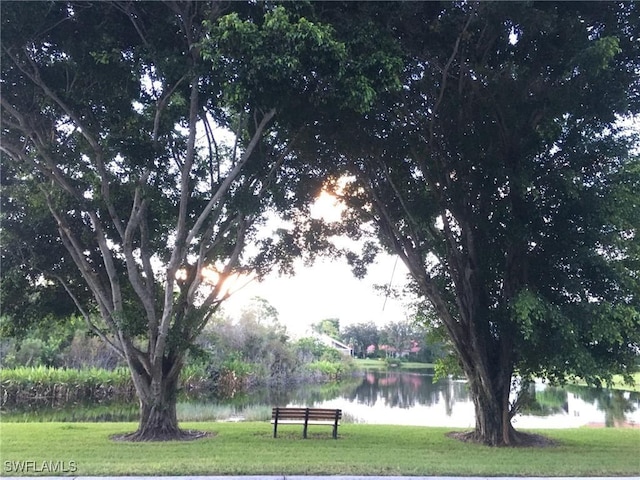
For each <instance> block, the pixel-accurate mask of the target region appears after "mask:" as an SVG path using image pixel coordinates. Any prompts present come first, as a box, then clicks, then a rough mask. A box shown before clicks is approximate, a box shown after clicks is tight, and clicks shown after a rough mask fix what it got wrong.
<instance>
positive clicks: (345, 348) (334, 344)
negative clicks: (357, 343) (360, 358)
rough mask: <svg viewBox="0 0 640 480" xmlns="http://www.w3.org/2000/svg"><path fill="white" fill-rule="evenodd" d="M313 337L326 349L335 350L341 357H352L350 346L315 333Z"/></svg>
mask: <svg viewBox="0 0 640 480" xmlns="http://www.w3.org/2000/svg"><path fill="white" fill-rule="evenodd" d="M314 337H315V338H317V339H318V340H320V341H321V342H322V343H323V344H324V345H326V346H327V347H330V348H335V349H336V350H338V351H339V352H340V353H342V354H343V355H345V356H349V357H353V348H351V346H349V345H347V344H346V343H342V342H341V341H339V340H336V339H335V338H331V337H330V336H329V335H323V334H318V333H316V334H315V335H314Z"/></svg>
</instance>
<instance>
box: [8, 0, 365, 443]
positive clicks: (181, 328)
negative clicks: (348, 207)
mask: <svg viewBox="0 0 640 480" xmlns="http://www.w3.org/2000/svg"><path fill="white" fill-rule="evenodd" d="M230 8H232V9H233V10H234V11H229V10H225V9H230ZM346 60H347V55H346V49H345V46H344V44H342V43H340V42H337V41H335V40H334V39H333V38H332V31H331V29H330V28H327V27H323V26H322V25H318V24H315V23H313V22H312V21H309V20H307V19H306V18H304V17H303V16H302V15H300V14H296V13H295V12H293V13H291V14H289V13H288V12H287V11H286V10H285V9H284V8H283V7H273V6H269V5H264V4H256V3H236V4H227V3H223V2H162V3H161V2H97V3H84V2H34V3H31V2H29V3H20V2H3V3H2V147H1V149H0V152H1V154H2V164H3V173H6V172H8V171H10V172H11V173H12V174H13V175H15V176H14V177H13V179H12V181H11V182H12V185H11V189H9V190H7V191H6V194H7V195H9V196H10V202H14V203H15V202H18V203H19V205H15V208H12V209H10V210H9V211H7V212H6V214H7V215H8V216H9V217H11V218H9V219H8V220H9V222H8V223H7V225H9V224H10V223H12V222H31V221H34V220H38V219H40V218H41V217H42V211H43V210H45V211H47V213H48V214H49V215H50V216H51V218H52V219H53V222H52V223H51V222H49V223H47V222H42V223H40V224H38V226H35V225H34V228H35V230H36V231H37V232H38V235H39V236H38V238H37V242H30V241H29V240H28V239H26V241H25V239H24V238H22V239H21V241H22V243H26V244H27V245H28V246H30V247H31V248H29V249H23V252H25V253H29V252H30V253H35V255H23V256H13V257H12V262H11V266H12V270H13V271H14V272H16V273H17V272H19V271H20V272H26V271H28V272H29V273H28V275H27V274H24V275H25V276H24V277H21V275H22V274H21V273H17V274H16V275H12V276H9V277H8V278H6V279H5V278H3V291H4V290H5V287H8V288H9V289H11V285H10V282H11V279H12V278H13V279H20V281H23V282H24V281H27V283H28V284H29V287H30V288H31V289H36V290H37V289H38V287H39V286H40V287H41V286H43V285H49V284H50V283H51V282H54V283H56V284H57V285H61V286H62V288H63V289H64V290H65V291H66V293H67V294H68V296H69V298H71V299H72V300H73V302H74V304H75V306H76V308H77V309H78V311H80V312H81V314H82V315H83V316H84V318H85V320H86V322H87V325H88V326H89V328H90V329H91V330H92V331H93V332H94V333H95V334H96V335H98V336H99V337H100V338H102V339H103V340H104V341H105V342H106V343H107V344H109V345H110V346H111V347H112V348H113V349H114V350H116V351H117V352H118V353H119V354H120V355H121V356H122V357H123V358H124V359H125V361H126V363H127V365H128V366H129V368H130V371H131V375H132V378H133V381H134V384H135V388H136V392H137V394H138V398H139V400H140V423H139V427H138V430H137V432H135V433H134V434H132V435H130V436H129V437H128V438H130V439H134V440H155V439H174V438H184V437H191V436H193V434H192V433H191V432H184V431H182V430H181V429H180V428H179V427H178V423H177V419H176V409H175V406H176V396H177V392H178V384H179V375H180V372H181V369H182V367H183V365H184V363H185V361H186V359H187V354H188V350H189V348H190V346H191V345H192V344H193V342H194V340H195V338H196V336H197V335H198V333H199V332H200V331H201V330H202V328H203V327H204V325H205V324H206V323H207V321H208V320H209V318H210V317H211V315H212V314H213V313H214V312H215V311H216V309H217V308H218V306H219V305H220V304H221V302H223V301H224V299H225V298H226V297H227V295H228V292H227V289H226V287H225V281H226V280H227V279H228V278H229V277H231V276H233V275H236V274H241V273H246V272H247V271H249V270H252V271H256V270H257V271H258V274H260V273H263V272H264V271H265V269H267V268H269V266H271V265H273V263H275V262H277V261H279V260H282V259H283V258H284V257H287V256H288V255H289V254H295V253H297V251H296V250H295V249H293V250H289V251H287V252H285V253H287V255H284V254H283V255H277V254H274V253H273V251H274V250H273V249H274V248H276V247H277V246H278V242H277V241H274V240H273V239H267V240H268V241H267V240H264V239H263V241H262V242H260V241H259V239H257V233H256V232H257V227H258V226H259V225H260V223H261V222H262V221H263V220H264V212H265V209H266V208H267V207H271V208H275V209H277V208H282V209H285V208H287V207H288V206H289V205H288V202H289V201H290V198H291V191H289V190H287V189H291V188H294V187H295V185H296V183H297V181H296V179H295V178H293V177H292V176H291V171H290V170H289V169H287V167H286V162H287V159H288V152H289V149H290V143H291V142H290V139H291V138H294V137H295V134H296V131H297V130H296V128H297V127H296V119H297V118H305V115H307V114H310V112H313V111H314V110H315V109H317V108H318V107H319V106H320V105H321V104H322V103H323V102H325V101H327V100H328V99H334V100H335V102H337V103H338V104H340V105H342V106H343V107H345V108H351V107H354V108H355V109H361V108H364V107H366V102H363V101H361V99H360V98H359V97H358V96H354V95H350V94H349V92H350V89H349V88H338V87H337V85H339V81H340V79H341V78H347V77H348V75H349V72H348V70H349V69H348V68H345V64H346ZM361 81H365V79H364V77H361ZM365 84H366V82H365ZM369 90H371V89H369ZM332 91H333V93H332ZM368 100H369V102H371V100H372V98H369V99H368ZM278 122H280V123H278ZM300 125H302V123H301V124H300ZM225 139H226V140H225ZM283 164H285V166H283ZM285 179H286V180H285ZM26 191H31V192H32V193H31V194H30V195H29V196H26V195H24V193H25V192H26ZM11 192H14V195H11ZM276 192H277V194H276ZM313 195H314V192H312V191H306V196H305V198H312V197H313ZM25 200H28V201H25ZM20 202H22V203H20ZM301 202H302V203H304V202H303V201H301ZM38 221H39V220H38ZM52 225H53V226H55V230H54V231H52V230H51V229H50V227H51V226H52ZM25 231H27V230H26V229H25ZM12 233H15V235H18V236H19V232H12ZM15 235H14V236H13V237H10V236H7V235H4V234H3V248H4V247H5V246H6V245H7V243H8V242H7V240H11V241H15V240H16V237H15ZM40 235H45V236H46V238H44V237H41V236H40ZM284 237H286V236H284ZM46 242H51V243H52V244H53V245H54V247H55V248H52V249H51V250H50V252H48V253H49V256H47V255H42V253H43V252H42V251H41V249H40V248H39V247H41V246H42V244H43V243H45V244H46ZM17 243H20V242H17ZM250 243H253V244H254V245H263V246H264V247H265V248H267V247H268V248H267V250H264V249H262V250H261V249H260V248H252V249H251V252H252V254H251V255H250V254H249V252H248V251H247V249H246V248H245V247H246V246H247V245H248V244H250ZM60 247H64V252H65V255H66V257H65V258H64V259H60V258H51V257H52V256H58V255H60V252H61V251H62V250H61V248H60ZM281 252H282V250H281ZM69 265H74V266H75V269H70V268H68V266H69ZM5 281H7V282H8V283H5ZM12 291H14V292H16V293H19V290H18V289H17V288H14V289H13V290H12ZM87 293H89V294H90V295H87ZM88 299H90V301H89V300H88ZM14 306H15V307H16V308H13V309H11V308H9V309H7V310H5V312H4V313H5V314H13V316H14V317H19V316H20V315H21V312H20V307H19V305H18V304H17V303H16V302H14ZM195 434H197V433H195Z"/></svg>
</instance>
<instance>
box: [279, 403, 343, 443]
mask: <svg viewBox="0 0 640 480" xmlns="http://www.w3.org/2000/svg"><path fill="white" fill-rule="evenodd" d="M341 419H342V410H340V409H333V408H307V407H302V408H299V407H274V408H273V409H272V411H271V423H272V424H273V438H276V437H277V436H278V425H304V428H303V430H302V436H303V438H307V427H308V426H309V425H326V426H330V427H333V432H332V433H333V438H334V439H335V438H338V426H339V425H340V420H341Z"/></svg>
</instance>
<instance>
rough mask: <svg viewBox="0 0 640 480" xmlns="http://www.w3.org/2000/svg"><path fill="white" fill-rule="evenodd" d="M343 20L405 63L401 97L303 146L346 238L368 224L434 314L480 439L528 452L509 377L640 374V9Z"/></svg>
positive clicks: (595, 378)
mask: <svg viewBox="0 0 640 480" xmlns="http://www.w3.org/2000/svg"><path fill="white" fill-rule="evenodd" d="M347 8H352V9H360V10H361V13H362V14H366V15H368V18H373V19H374V21H376V22H378V23H379V26H380V29H386V31H388V32H389V35H390V37H392V38H394V39H395V40H396V41H397V42H398V44H400V45H401V46H402V50H403V51H404V52H405V54H406V57H405V77H404V81H403V85H404V88H403V89H402V90H401V92H399V93H392V94H389V95H386V96H384V97H382V99H381V101H380V102H379V103H378V105H377V106H376V109H375V111H374V112H371V113H369V114H367V115H365V116H362V117H360V118H357V119H356V118H350V121H349V122H348V123H346V122H344V118H341V119H340V120H341V121H342V123H338V122H333V121H332V119H325V124H324V127H325V128H326V132H327V135H325V136H321V137H320V139H321V141H315V142H310V144H311V145H312V147H311V148H312V151H314V152H318V151H319V152H324V153H325V155H326V158H327V175H333V176H332V178H333V180H332V181H331V182H330V186H328V187H327V188H332V190H333V191H334V193H335V194H336V195H338V196H340V197H341V198H342V199H343V200H344V202H345V204H346V205H348V206H349V207H350V209H348V210H346V211H345V214H344V230H345V231H346V232H348V233H350V234H352V235H355V236H361V235H362V231H363V230H364V229H363V228H362V225H370V226H371V227H370V228H371V229H373V231H374V232H375V234H376V235H377V237H378V238H379V239H380V241H381V242H382V244H383V245H384V246H385V247H386V248H388V249H389V250H390V251H392V252H395V253H397V254H398V255H399V256H400V258H401V259H402V260H403V262H404V263H405V264H406V266H407V267H408V270H409V272H410V275H411V277H412V279H413V283H414V286H415V288H416V290H417V292H418V293H419V294H420V295H421V296H423V297H424V298H425V299H427V300H428V301H429V303H430V305H431V308H432V309H433V310H434V311H435V313H436V316H435V318H437V320H436V321H435V323H436V325H435V326H436V327H438V328H441V329H443V330H444V331H446V333H447V335H448V337H449V338H450V340H451V344H452V346H453V349H454V352H455V355H456V357H457V359H458V361H459V364H460V366H461V367H462V369H463V370H464V372H465V374H466V376H467V378H468V380H469V387H470V391H471V395H472V398H473V401H474V404H475V412H476V426H475V431H474V432H472V433H471V435H470V437H471V438H473V439H475V440H477V441H480V442H483V443H486V444H489V445H512V444H518V443H520V442H524V441H525V440H526V437H525V436H524V435H522V434H519V432H516V431H515V430H514V429H513V427H512V425H511V419H512V417H513V415H514V414H515V413H516V412H517V409H518V402H517V397H515V396H514V395H513V393H514V392H513V389H512V386H513V385H514V383H513V382H514V379H516V378H519V379H520V385H524V384H526V382H527V381H528V380H530V379H531V378H533V377H542V378H545V379H548V380H551V381H556V382H563V381H565V380H566V379H567V378H571V377H581V378H582V379H585V380H587V381H588V382H592V383H596V384H598V383H602V382H606V381H607V380H610V379H611V374H612V372H619V373H629V372H631V371H632V370H633V369H634V368H636V366H637V361H638V352H639V351H640V295H639V291H640V289H639V271H640V266H639V264H638V261H639V260H638V259H639V258H640V257H639V256H638V244H639V242H640V238H639V233H638V227H639V226H640V218H639V215H640V214H639V212H640V198H639V196H640V194H639V193H638V192H640V188H639V186H640V183H639V181H640V178H639V173H640V172H639V170H640V169H639V168H638V161H637V159H635V160H634V158H633V156H632V154H630V152H632V151H633V147H634V146H635V147H636V154H637V146H638V143H637V137H634V136H633V135H631V134H629V132H625V130H624V129H623V128H621V127H620V125H619V120H620V119H621V118H623V117H625V116H629V115H632V114H637V112H638V107H639V103H638V101H639V100H640V98H639V95H638V87H639V86H640V83H639V79H638V72H639V69H640V65H639V62H638V58H640V55H639V53H640V52H639V44H638V41H637V39H638V37H639V33H640V32H639V28H638V20H637V19H638V18H639V15H638V11H637V5H636V4H633V3H629V4H618V3H574V2H571V3H564V2H560V3H556V2H547V3H545V2H543V3H523V2H517V3H516V2H513V3H512V2H454V3H430V2H426V3H403V4H380V5H378V4H376V5H373V6H372V5H366V6H364V7H363V6H359V5H355V6H354V5H350V6H348V7H347ZM371 9H373V10H374V13H373V14H372V13H371ZM365 10H366V11H365ZM384 12H386V13H384ZM347 21H348V20H343V21H342V23H345V22H347ZM332 172H333V173H332ZM345 184H346V186H345ZM354 224H355V225H360V228H359V229H354V228H353V225H354Z"/></svg>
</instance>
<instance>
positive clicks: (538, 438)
mask: <svg viewBox="0 0 640 480" xmlns="http://www.w3.org/2000/svg"><path fill="white" fill-rule="evenodd" d="M447 437H449V438H453V439H455V440H459V441H461V442H467V443H478V444H481V445H487V443H486V442H485V441H484V440H483V439H482V438H481V436H480V435H478V433H477V432H476V431H475V430H472V431H470V432H449V433H447ZM557 445H558V442H557V441H555V440H552V439H550V438H548V437H545V436H543V435H537V434H534V433H526V432H517V431H514V432H512V437H511V439H510V443H508V444H507V443H501V444H498V445H491V446H493V447H512V448H527V447H536V448H548V447H555V446H557Z"/></svg>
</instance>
